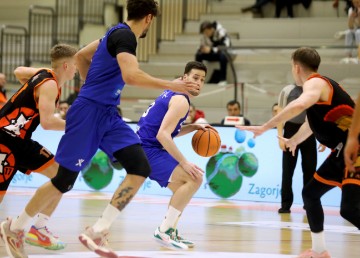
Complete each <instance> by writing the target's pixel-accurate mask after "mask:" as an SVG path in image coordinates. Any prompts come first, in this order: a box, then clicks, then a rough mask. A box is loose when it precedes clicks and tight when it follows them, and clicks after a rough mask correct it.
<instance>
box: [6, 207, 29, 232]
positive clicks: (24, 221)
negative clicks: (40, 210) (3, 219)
mask: <svg viewBox="0 0 360 258" xmlns="http://www.w3.org/2000/svg"><path fill="white" fill-rule="evenodd" d="M31 220H32V217H30V216H29V215H28V214H27V213H26V211H25V210H24V211H23V212H22V213H21V214H20V216H18V217H17V218H16V219H13V221H12V222H11V225H10V230H11V231H20V230H24V229H25V227H26V226H27V225H29V224H30V221H31Z"/></svg>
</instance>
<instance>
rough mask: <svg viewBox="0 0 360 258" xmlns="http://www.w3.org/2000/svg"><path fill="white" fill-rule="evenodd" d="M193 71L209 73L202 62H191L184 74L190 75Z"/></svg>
mask: <svg viewBox="0 0 360 258" xmlns="http://www.w3.org/2000/svg"><path fill="white" fill-rule="evenodd" d="M192 69H197V70H202V71H204V72H205V74H206V73H207V67H206V65H204V64H203V63H201V62H198V61H190V62H188V63H187V64H186V66H185V71H184V74H189V73H190V71H191V70H192Z"/></svg>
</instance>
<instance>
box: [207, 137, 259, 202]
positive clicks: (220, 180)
mask: <svg viewBox="0 0 360 258" xmlns="http://www.w3.org/2000/svg"><path fill="white" fill-rule="evenodd" d="M234 138H235V141H236V142H237V143H239V144H241V145H240V146H239V147H238V148H237V149H236V150H235V152H233V151H232V147H230V148H229V150H227V148H226V145H222V146H221V151H220V152H219V153H218V154H216V155H214V156H212V157H211V158H210V159H209V160H208V162H207V164H206V174H205V175H206V180H207V184H208V185H209V188H210V190H211V191H212V192H213V193H214V194H215V195H217V196H219V197H221V198H229V197H231V196H233V195H235V194H236V193H237V192H239V190H240V188H241V185H242V181H243V178H244V177H252V176H254V175H255V174H256V172H257V171H258V168H259V162H258V159H257V158H256V156H255V154H254V153H251V152H247V151H246V149H245V146H247V147H248V148H254V147H255V141H254V139H252V138H250V139H248V140H247V141H246V138H247V135H246V132H245V131H240V130H235V135H234Z"/></svg>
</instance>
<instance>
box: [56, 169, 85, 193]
mask: <svg viewBox="0 0 360 258" xmlns="http://www.w3.org/2000/svg"><path fill="white" fill-rule="evenodd" d="M78 175H79V172H78V171H72V170H69V169H67V168H64V167H62V166H59V170H58V172H57V174H56V176H55V177H54V178H53V179H51V183H52V184H53V185H54V186H55V188H56V189H58V190H59V191H60V192H61V193H66V192H68V191H70V190H71V189H72V188H73V187H74V184H75V181H76V178H77V177H78Z"/></svg>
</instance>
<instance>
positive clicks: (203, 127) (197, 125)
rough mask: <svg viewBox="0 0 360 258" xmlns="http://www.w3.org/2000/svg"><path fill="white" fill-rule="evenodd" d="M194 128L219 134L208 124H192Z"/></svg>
mask: <svg viewBox="0 0 360 258" xmlns="http://www.w3.org/2000/svg"><path fill="white" fill-rule="evenodd" d="M194 125H195V126H196V130H203V131H206V129H210V130H214V131H215V132H217V133H219V132H218V131H217V130H216V129H215V128H214V127H212V126H211V125H209V124H194Z"/></svg>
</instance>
